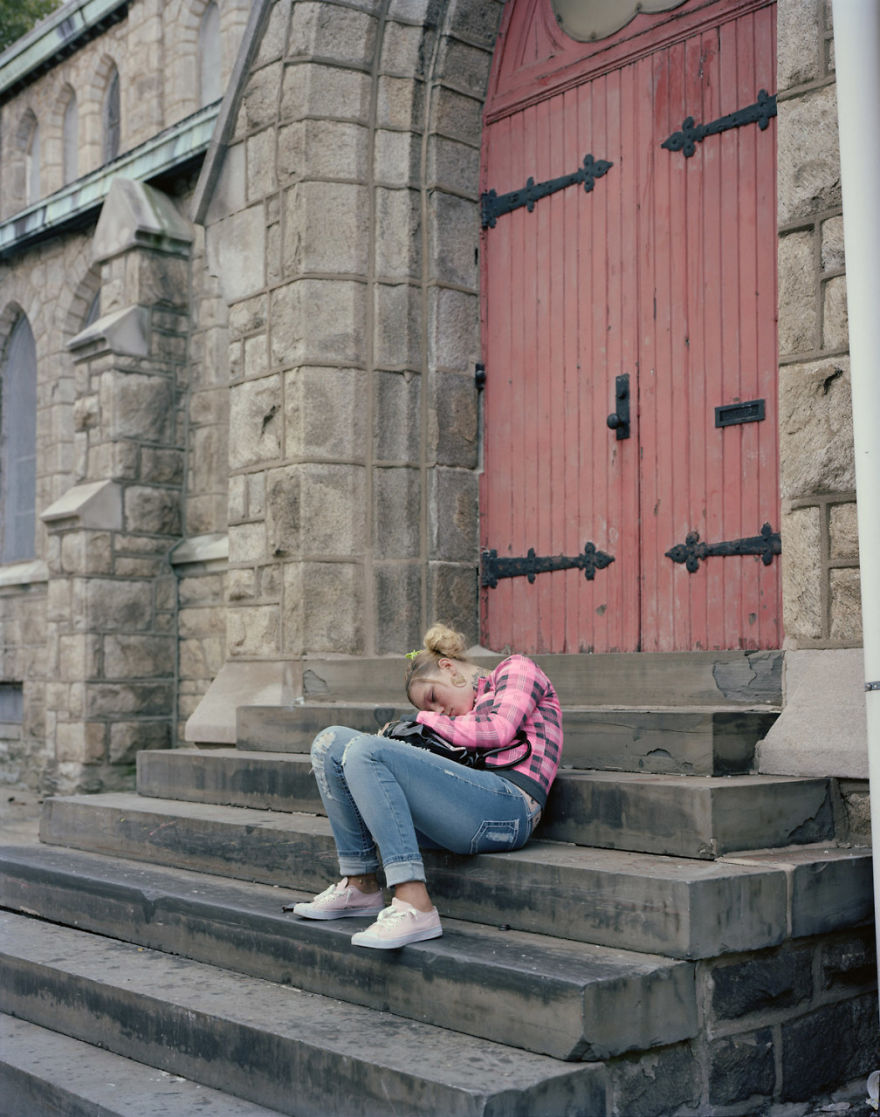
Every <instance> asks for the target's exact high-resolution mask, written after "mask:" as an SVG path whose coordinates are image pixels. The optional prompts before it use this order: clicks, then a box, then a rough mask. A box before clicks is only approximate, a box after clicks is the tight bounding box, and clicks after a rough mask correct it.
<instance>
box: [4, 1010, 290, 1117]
mask: <svg viewBox="0 0 880 1117" xmlns="http://www.w3.org/2000/svg"><path fill="white" fill-rule="evenodd" d="M0 1094H2V1097H3V1102H2V1103H0V1104H2V1106H3V1111H4V1112H5V1113H9V1114H19V1115H20V1117H35V1115H36V1114H49V1113H55V1114H61V1113H63V1114H65V1117H156V1114H158V1113H159V1112H164V1113H177V1114H180V1115H181V1117H182V1115H183V1114H193V1113H202V1112H204V1113H210V1115H211V1117H278V1112H279V1111H278V1110H277V1109H266V1108H265V1107H264V1106H262V1105H255V1104H254V1103H253V1102H249V1101H245V1100H244V1099H243V1098H236V1097H232V1096H231V1095H229V1094H223V1093H221V1092H220V1091H218V1090H212V1089H211V1088H210V1087H208V1086H202V1085H200V1084H199V1083H197V1082H190V1081H188V1080H187V1079H185V1078H182V1077H181V1076H180V1075H172V1074H169V1072H168V1071H164V1070H159V1069H158V1068H157V1067H150V1066H146V1065H145V1064H144V1063H139V1062H135V1061H134V1060H133V1059H126V1058H125V1057H124V1056H122V1055H114V1054H113V1052H111V1051H106V1050H104V1049H102V1048H99V1047H94V1046H93V1045H92V1044H88V1043H83V1041H82V1040H78V1039H74V1038H73V1037H72V1036H66V1035H63V1034H61V1033H60V1032H55V1031H52V1030H51V1029H49V1028H41V1027H40V1026H39V1025H37V1024H31V1023H29V1022H28V1021H27V1020H18V1019H16V1018H14V1017H12V1016H7V1015H6V1014H5V1013H2V1014H0Z"/></svg>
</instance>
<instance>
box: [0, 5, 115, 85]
mask: <svg viewBox="0 0 880 1117" xmlns="http://www.w3.org/2000/svg"><path fill="white" fill-rule="evenodd" d="M131 2H132V0H72V2H69V3H67V4H62V5H61V7H60V8H58V9H57V11H54V12H52V13H51V14H50V15H48V16H46V18H45V19H43V20H41V21H40V22H39V23H38V24H37V26H36V27H35V28H34V29H33V30H32V31H29V32H28V33H27V34H26V35H22V37H21V38H20V39H19V40H18V42H15V43H13V44H12V46H11V47H8V48H7V49H6V50H5V51H4V52H3V53H2V54H0V101H4V100H6V99H8V98H9V97H11V96H12V95H13V94H14V93H16V92H17V91H18V90H19V89H21V88H22V86H24V85H26V84H27V83H28V82H30V81H33V80H35V79H36V78H38V77H39V76H40V74H42V73H45V71H46V70H48V69H51V67H52V66H54V65H55V64H56V63H57V62H58V61H59V60H60V59H61V58H64V57H65V56H66V55H68V54H72V53H73V52H74V51H75V50H78V49H79V48H80V47H81V46H83V45H84V44H85V43H87V42H88V41H89V39H92V38H94V36H95V35H99V34H100V33H101V32H102V31H104V30H105V29H106V28H107V27H109V26H110V25H111V24H113V23H118V22H119V20H121V19H124V17H125V15H126V13H127V11H128V7H129V5H130V4H131Z"/></svg>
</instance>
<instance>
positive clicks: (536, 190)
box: [480, 154, 614, 229]
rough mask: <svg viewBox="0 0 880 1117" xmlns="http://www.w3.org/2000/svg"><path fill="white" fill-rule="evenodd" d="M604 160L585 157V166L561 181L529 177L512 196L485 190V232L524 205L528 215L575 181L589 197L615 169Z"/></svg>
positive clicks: (483, 209) (483, 200) (483, 208)
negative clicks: (543, 199) (542, 202)
mask: <svg viewBox="0 0 880 1117" xmlns="http://www.w3.org/2000/svg"><path fill="white" fill-rule="evenodd" d="M613 166H614V164H613V163H609V162H608V161H607V160H605V159H594V158H593V156H592V155H590V154H588V155H585V156H584V165H583V166H582V167H578V169H577V170H576V171H575V172H574V173H573V174H570V175H562V176H561V177H560V178H551V179H548V180H547V182H538V183H536V182H535V180H534V179H533V178H530V179H529V180H528V181H527V182H526V184H525V186H523V187H522V189H520V190H511V191H510V193H509V194H496V193H495V191H494V190H487V191H484V193H483V194H481V195H480V212H481V214H482V219H483V228H484V229H494V228H495V222H496V221H497V220H498V218H499V217H502V216H503V215H504V214H505V213H512V212H513V211H514V210H515V209H519V208H520V207H521V206H525V207H526V209H527V210H528V211H529V213H531V212H532V210H533V209H534V208H535V202H537V201H538V200H539V199H540V198H546V197H547V196H548V195H550V194H555V193H556V191H557V190H564V189H565V188H566V186H573V185H574V184H575V183H576V182H582V183H583V184H584V190H585V191H586V192H587V193H588V194H589V193H590V191H591V190H592V189H593V184H594V183H595V181H596V179H597V178H601V177H602V175H604V174H605V173H606V172H607V171H609V170H610V169H611V167H613Z"/></svg>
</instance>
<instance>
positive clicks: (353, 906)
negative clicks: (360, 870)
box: [283, 877, 385, 919]
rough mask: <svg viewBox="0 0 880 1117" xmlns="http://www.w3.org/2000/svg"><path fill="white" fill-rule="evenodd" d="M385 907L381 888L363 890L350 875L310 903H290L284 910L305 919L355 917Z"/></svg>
mask: <svg viewBox="0 0 880 1117" xmlns="http://www.w3.org/2000/svg"><path fill="white" fill-rule="evenodd" d="M384 907H385V900H384V898H383V896H382V890H381V888H380V889H379V890H378V891H377V892H361V890H360V889H359V888H355V886H354V885H353V884H349V883H348V877H343V878H342V880H341V881H339V882H338V883H337V884H331V885H330V887H329V888H325V889H324V891H323V892H322V893H321V894H320V895H319V896H316V897H315V898H314V900H309V901H308V903H301V904H289V905H287V907H285V908H284V909H283V910H284V911H292V912H293V914H294V915H301V916H303V917H304V918H305V919H353V918H361V917H363V916H365V915H378V913H379V912H380V911H382V909H383V908H384Z"/></svg>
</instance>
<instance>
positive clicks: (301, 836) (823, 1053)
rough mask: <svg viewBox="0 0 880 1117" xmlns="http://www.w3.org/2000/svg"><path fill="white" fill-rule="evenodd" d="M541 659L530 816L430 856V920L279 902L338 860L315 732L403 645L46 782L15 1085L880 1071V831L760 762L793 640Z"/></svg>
mask: <svg viewBox="0 0 880 1117" xmlns="http://www.w3.org/2000/svg"><path fill="white" fill-rule="evenodd" d="M541 662H542V665H543V666H544V667H545V669H546V670H547V671H548V674H550V676H551V678H553V680H554V682H555V683H556V685H557V689H558V690H559V693H560V698H561V700H562V703H563V707H564V711H565V728H566V747H565V757H564V762H565V768H564V769H563V770H562V771H561V772H560V776H559V779H558V781H557V784H556V786H555V788H554V792H553V794H552V797H551V800H550V803H549V804H548V809H547V811H546V813H545V818H544V821H543V822H542V824H541V826H540V828H539V830H538V832H537V835H536V837H535V838H534V839H533V840H532V842H530V843H529V845H528V846H526V847H525V848H524V849H523V850H520V851H518V852H516V853H511V854H494V855H484V856H478V857H472V858H468V857H461V856H457V855H453V854H445V853H432V854H428V855H427V857H426V864H427V867H428V876H429V885H430V888H431V892H432V895H433V896H434V897H435V899H436V901H437V904H438V907H439V908H440V910H441V914H442V916H443V925H444V932H445V933H444V935H443V937H442V938H440V939H436V940H431V941H429V942H425V943H419V944H415V945H413V946H410V947H406V948H404V949H403V950H401V951H392V952H387V953H385V952H378V951H365V950H359V949H357V948H356V947H352V946H351V944H350V941H349V939H350V936H351V934H352V932H353V930H354V929H357V927H358V926H360V924H359V923H357V924H354V923H353V921H350V920H349V921H345V925H342V924H340V923H332V922H331V923H314V922H309V921H306V920H299V919H297V918H296V917H294V916H291V915H286V914H283V913H282V911H281V908H282V905H283V904H285V903H289V902H290V901H291V900H294V899H298V898H304V897H307V896H309V895H311V894H313V893H314V892H315V891H317V890H319V889H320V888H323V887H324V886H325V885H326V884H327V883H328V882H329V881H330V880H332V879H334V877H335V875H336V868H335V857H334V850H333V842H332V839H331V836H330V831H329V826H328V824H327V821H326V819H325V818H324V817H323V816H322V815H321V814H320V809H321V805H320V800H319V798H318V795H317V790H316V787H315V783H314V779H313V777H312V776H311V772H310V767H309V762H308V747H309V744H310V742H311V739H312V737H313V736H314V734H315V732H317V731H318V730H319V729H320V728H323V727H324V726H326V725H328V724H332V723H342V724H347V725H355V726H358V727H363V728H365V729H373V728H375V727H376V726H377V725H380V724H382V723H383V722H384V721H386V720H388V719H389V718H390V717H392V716H394V714H395V713H397V712H401V713H402V712H403V710H402V708H401V707H400V706H399V704H398V703H399V697H398V694H397V693H396V691H395V686H396V684H397V670H398V665H397V664H396V663H393V662H392V661H388V660H371V661H364V662H362V663H359V664H357V665H352V664H350V663H347V662H346V661H342V660H335V661H334V660H328V661H313V662H311V663H310V664H309V666H308V669H307V670H306V672H305V675H304V695H303V701H302V703H301V704H300V705H297V706H294V707H291V708H286V709H279V708H277V707H273V708H259V707H255V708H248V709H242V710H241V711H240V714H239V727H238V743H237V747H236V748H233V749H231V748H218V749H180V750H173V751H163V752H158V751H156V752H142V753H141V754H140V755H139V758H138V760H139V762H138V783H137V794H122V793H114V794H103V795H96V796H95V795H92V796H70V797H66V798H56V799H52V800H49V801H48V802H47V803H46V805H45V808H44V814H43V819H42V826H41V838H42V844H41V845H39V846H33V845H32V846H20V847H5V848H3V849H2V850H0V886H2V905H3V908H4V909H6V910H5V911H4V912H3V913H0V922H2V947H0V967H2V969H0V990H2V992H0V997H2V1001H0V1008H2V1010H3V1012H4V1013H5V1014H6V1015H4V1016H0V1022H2V1023H3V1025H4V1038H3V1041H2V1055H0V1091H2V1096H3V1098H4V1099H5V1101H4V1102H0V1114H2V1115H3V1117H37V1115H40V1114H43V1113H46V1114H49V1113H52V1114H54V1113H65V1114H77V1115H79V1114H83V1115H86V1114H88V1115H93V1114H101V1115H104V1114H119V1115H125V1117H140V1114H142V1113H143V1114H158V1113H163V1114H175V1115H176V1114H180V1115H181V1117H184V1115H186V1117H188V1115H190V1114H195V1113H201V1112H205V1113H210V1114H212V1115H214V1114H220V1115H222V1117H225V1115H226V1114H230V1115H232V1114H235V1115H238V1114H242V1115H245V1114H247V1115H251V1114H254V1115H255V1114H263V1113H284V1114H296V1115H304V1114H309V1115H311V1114H315V1115H321V1117H334V1115H339V1117H361V1115H364V1117H366V1115H373V1114H377V1115H378V1114H382V1115H385V1114H391V1113H393V1114H401V1115H407V1117H408V1115H416V1114H424V1115H432V1117H456V1115H459V1114H461V1115H471V1114H473V1115H486V1117H489V1115H491V1117H507V1115H511V1117H513V1115H515V1117H574V1115H579V1117H667V1115H669V1117H672V1115H679V1114H680V1115H682V1117H684V1115H686V1114H687V1115H694V1114H705V1115H709V1114H719V1115H724V1117H738V1115H743V1117H745V1115H750V1117H751V1115H755V1114H759V1113H761V1114H763V1113H768V1114H769V1113H773V1112H774V1111H776V1112H779V1113H780V1114H781V1113H782V1112H787V1113H793V1112H794V1110H793V1109H792V1105H793V1103H797V1102H798V1101H802V1100H805V1099H809V1098H812V1097H814V1096H815V1095H817V1094H818V1093H821V1092H822V1091H824V1090H827V1089H830V1088H832V1087H836V1086H838V1085H840V1084H842V1083H845V1082H847V1081H849V1080H851V1079H854V1078H856V1077H859V1076H862V1075H866V1074H867V1073H868V1071H870V1070H872V1069H873V1063H874V1050H873V1048H874V1044H875V1042H876V1032H877V1028H876V1018H877V1011H876V997H875V994H874V989H875V974H874V966H873V927H872V925H871V921H872V917H873V906H872V894H871V866H870V851H869V850H866V849H858V848H851V847H849V846H847V845H846V844H845V841H843V840H842V839H845V837H846V836H845V835H841V834H840V833H839V832H838V827H837V820H838V816H839V810H838V803H837V799H838V791H837V787H836V784H835V781H834V780H832V779H790V778H786V777H764V776H757V775H752V774H750V773H749V769H750V767H751V766H752V763H753V756H754V747H755V743H756V741H757V740H759V739H760V738H761V737H762V736H763V734H764V733H765V732H766V729H767V727H768V726H769V724H771V723H772V721H773V719H774V717H775V716H776V713H777V711H778V704H779V701H780V688H779V668H780V656H779V654H778V653H739V652H729V653H715V654H713V655H698V654H693V655H669V656H663V655H659V656H657V655H643V656H602V657H598V656H597V657H541ZM389 674H390V676H391V678H390V680H389ZM634 700H637V702H638V705H636V704H634ZM108 1083H114V1084H115V1085H114V1087H113V1088H112V1089H110V1088H109V1087H108V1086H107V1084H108ZM4 1105H5V1107H6V1108H3V1106H4Z"/></svg>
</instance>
